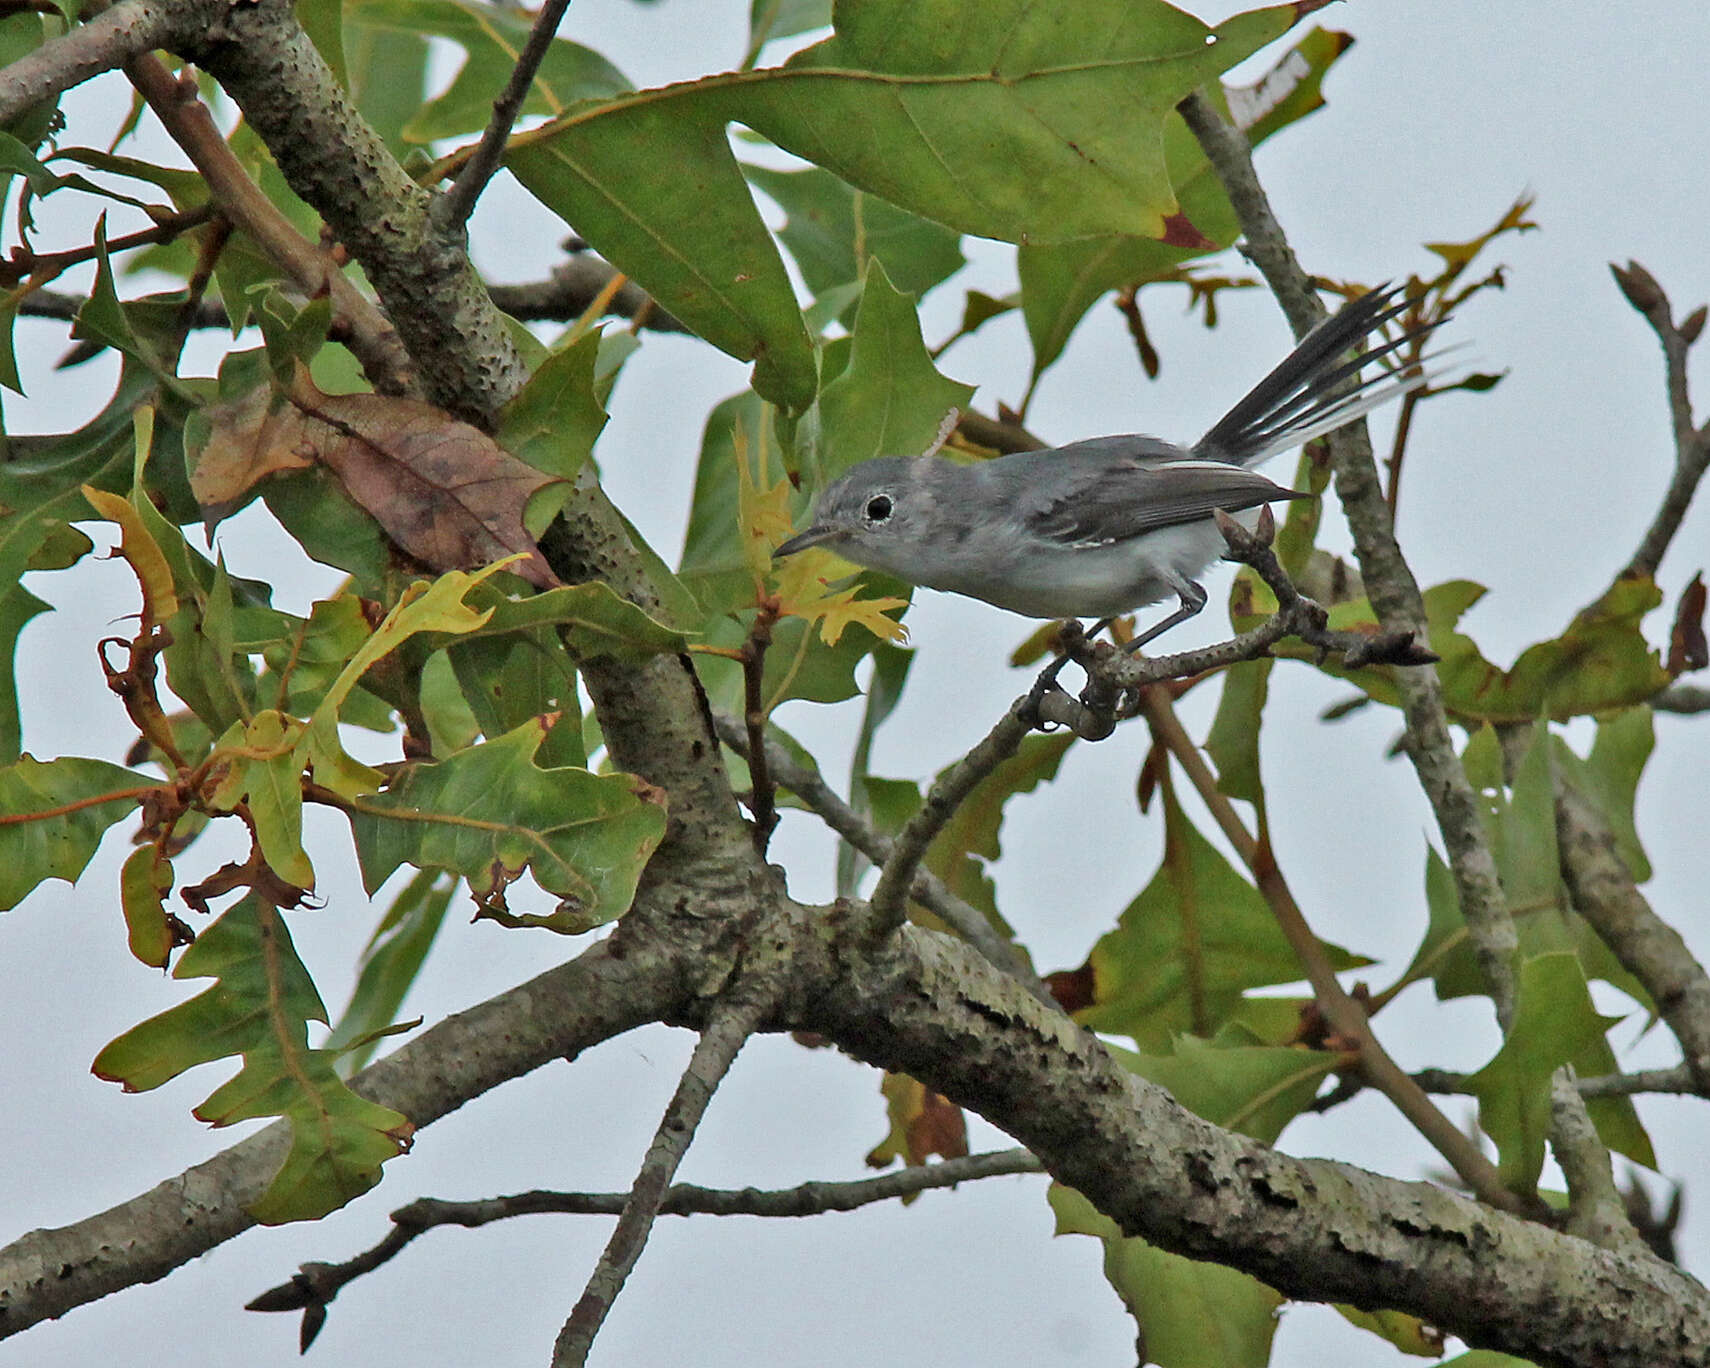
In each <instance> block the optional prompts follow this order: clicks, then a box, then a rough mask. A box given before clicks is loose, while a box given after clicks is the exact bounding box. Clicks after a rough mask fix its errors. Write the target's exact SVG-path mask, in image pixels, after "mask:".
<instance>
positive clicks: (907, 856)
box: [869, 695, 1033, 940]
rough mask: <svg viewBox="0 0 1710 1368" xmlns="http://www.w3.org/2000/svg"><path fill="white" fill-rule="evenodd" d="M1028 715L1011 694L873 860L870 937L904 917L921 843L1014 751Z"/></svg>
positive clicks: (1028, 726) (1028, 702) (1024, 700)
mask: <svg viewBox="0 0 1710 1368" xmlns="http://www.w3.org/2000/svg"><path fill="white" fill-rule="evenodd" d="M1032 718H1033V707H1032V699H1031V698H1030V697H1028V696H1025V695H1024V696H1023V697H1021V698H1018V699H1016V700H1015V702H1014V703H1012V704H1010V707H1009V711H1008V712H1006V713H1005V714H1004V715H1003V716H1002V717H1000V718H999V719H998V721H997V724H996V725H995V726H994V727H993V728H992V729H991V730H990V731H989V732H987V733H986V735H985V738H984V739H983V740H981V741H980V742H979V744H977V745H976V746H975V747H974V748H973V749H972V750H970V751H969V752H968V753H967V754H966V755H964V756H963V757H962V758H961V759H960V760H958V761H957V762H956V763H955V764H954V765H952V766H950V768H949V769H947V770H945V771H944V773H943V774H941V775H940V776H939V777H938V781H937V782H936V783H934V784H933V786H932V787H931V789H929V790H928V791H927V794H926V799H925V801H924V802H922V803H921V805H920V807H919V809H918V810H917V811H916V812H915V814H914V816H912V817H910V818H909V819H908V822H907V823H906V824H905V825H904V826H903V829H902V831H901V832H899V833H898V835H897V838H896V840H895V842H893V843H892V846H891V853H890V854H889V855H888V856H886V857H885V860H884V863H883V864H881V865H880V866H879V881H878V883H876V884H875V885H874V886H873V896H872V899H871V900H870V904H869V905H870V907H871V910H872V924H871V928H870V929H871V933H872V935H873V937H874V939H875V940H879V939H883V938H884V937H886V936H888V935H890V934H891V933H893V932H894V931H896V930H897V929H898V928H899V927H900V926H902V924H903V923H904V922H905V921H907V920H908V898H909V894H910V892H911V891H912V889H913V887H914V883H915V878H916V876H917V875H918V874H919V872H920V862H921V861H922V860H923V859H925V858H926V851H927V847H929V846H930V845H931V844H932V842H933V839H934V838H935V837H936V836H937V835H938V833H939V832H940V831H942V830H943V829H944V826H945V824H946V823H947V822H948V821H949V820H950V819H951V818H952V817H953V816H955V814H956V809H957V808H959V807H960V806H961V805H962V801H963V800H964V799H965V798H967V796H968V795H969V794H970V793H972V792H973V791H974V789H975V788H976V787H977V786H978V785H979V783H980V781H981V780H983V779H985V778H986V777H987V776H988V775H990V774H991V772H992V771H993V770H995V769H996V768H997V767H998V766H999V765H1001V764H1002V763H1003V762H1004V761H1005V760H1007V759H1009V757H1010V756H1012V755H1014V754H1015V752H1016V750H1017V749H1018V748H1019V747H1020V745H1021V743H1022V740H1023V739H1024V738H1025V737H1026V736H1027V734H1028V732H1030V731H1032V730H1033V721H1032Z"/></svg>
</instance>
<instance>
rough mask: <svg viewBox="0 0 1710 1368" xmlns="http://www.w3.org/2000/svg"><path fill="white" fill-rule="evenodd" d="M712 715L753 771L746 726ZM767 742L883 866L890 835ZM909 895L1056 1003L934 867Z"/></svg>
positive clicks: (826, 817) (813, 806)
mask: <svg viewBox="0 0 1710 1368" xmlns="http://www.w3.org/2000/svg"><path fill="white" fill-rule="evenodd" d="M712 720H713V729H714V730H715V731H716V732H717V733H718V738H719V740H720V741H722V742H724V744H725V745H727V746H729V747H730V748H731V749H732V750H733V751H735V752H736V753H737V754H738V755H740V756H741V757H742V758H743V759H744V760H749V768H750V770H751V771H752V768H753V762H752V760H751V759H750V755H749V736H748V731H747V729H746V728H745V727H744V726H743V725H742V723H741V722H739V721H738V720H737V719H736V718H734V717H732V716H730V715H729V714H728V713H724V712H720V711H719V710H718V709H716V708H715V709H713V711H712ZM765 748H766V767H767V769H768V770H770V771H771V774H772V778H773V779H774V780H776V781H777V782H778V783H779V784H780V785H782V786H783V787H784V788H786V789H788V790H789V791H790V792H791V793H793V794H795V795H796V797H797V798H799V799H801V801H802V802H803V803H805V804H806V805H807V807H808V808H809V809H810V810H811V811H812V812H813V813H814V814H815V815H816V816H817V817H818V818H819V819H820V820H821V821H823V822H824V823H825V824H826V825H827V826H828V827H830V828H831V829H832V830H833V831H835V832H836V833H837V834H838V835H839V836H841V837H842V838H843V839H844V840H846V841H848V842H849V844H850V845H852V846H854V847H855V849H856V850H858V851H860V852H861V853H862V854H863V855H865V856H866V857H867V858H868V859H869V860H871V861H872V862H873V863H874V864H875V865H879V866H882V865H883V864H884V863H885V861H886V860H888V859H890V857H891V852H892V851H893V850H894V849H895V843H894V842H893V841H892V840H891V838H890V837H889V836H886V835H885V834H884V833H883V832H881V831H879V830H878V829H877V828H876V827H874V826H873V824H872V823H871V822H869V821H868V820H867V819H866V818H865V817H863V816H862V815H861V814H860V813H859V812H857V811H856V810H855V809H854V808H852V807H851V806H850V805H849V804H848V803H846V802H845V801H844V800H843V798H842V796H841V795H839V794H838V793H837V792H836V790H834V789H833V788H832V787H831V785H830V784H828V783H826V782H825V780H824V779H822V778H821V777H820V776H819V774H818V773H817V772H815V771H814V770H811V769H809V768H807V766H805V765H802V764H798V763H797V761H796V759H795V757H794V756H792V755H791V754H790V753H789V751H787V750H786V749H785V748H784V747H783V745H782V744H780V743H779V742H778V741H777V740H776V739H775V738H774V737H771V736H767V737H766V738H765ZM909 896H910V897H911V898H913V899H914V900H915V901H916V902H917V903H919V904H920V905H921V906H922V907H924V908H926V909H927V910H928V911H929V912H931V913H932V914H933V915H934V916H936V917H938V918H939V919H940V920H941V921H943V922H944V923H945V925H947V926H948V927H949V928H950V929H951V930H952V931H954V932H955V933H956V934H957V935H958V936H960V937H961V938H962V939H963V940H965V941H967V942H968V944H970V945H972V946H973V947H974V949H976V950H978V951H979V952H980V954H981V955H983V956H984V957H985V958H986V959H987V960H988V961H990V962H991V964H992V965H993V966H995V967H996V968H998V969H1001V970H1002V971H1003V972H1004V973H1006V974H1010V975H1013V976H1014V977H1016V978H1018V979H1020V980H1021V981H1022V983H1023V984H1025V985H1026V986H1027V989H1028V991H1029V992H1031V993H1032V994H1033V996H1034V997H1036V998H1038V999H1039V1000H1040V1001H1041V1002H1043V1003H1045V1004H1046V1005H1047V1006H1051V1007H1055V1006H1056V1005H1057V1000H1056V999H1055V998H1054V997H1052V996H1051V990H1050V989H1049V988H1047V987H1046V986H1045V984H1044V982H1043V981H1042V980H1041V979H1040V978H1039V976H1038V975H1037V974H1036V973H1034V972H1033V968H1032V966H1031V965H1030V964H1028V962H1027V959H1026V957H1025V956H1024V955H1023V954H1022V953H1021V952H1020V951H1019V950H1018V949H1016V947H1015V946H1014V945H1012V944H1010V942H1009V941H1007V940H1005V939H1004V938H1003V937H1002V936H1000V935H999V934H998V933H997V930H996V928H994V927H993V926H992V924H991V922H990V920H989V919H988V918H987V917H986V916H985V914H984V913H982V912H981V911H980V910H979V909H978V908H976V907H972V906H970V905H969V904H968V903H966V902H964V901H963V900H962V899H961V898H958V897H957V896H956V895H955V894H954V893H952V892H951V891H950V889H949V888H948V887H947V886H946V885H945V883H944V881H943V880H942V879H940V878H939V877H938V876H937V875H936V874H934V873H933V872H932V871H931V870H930V869H921V870H919V871H918V872H917V873H916V874H915V876H914V884H913V886H912V887H911V888H910V889H909Z"/></svg>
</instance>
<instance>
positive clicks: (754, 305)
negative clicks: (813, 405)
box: [508, 0, 1295, 412]
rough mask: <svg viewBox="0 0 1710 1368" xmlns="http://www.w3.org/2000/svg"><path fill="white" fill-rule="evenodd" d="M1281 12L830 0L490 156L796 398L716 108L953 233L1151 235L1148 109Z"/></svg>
mask: <svg viewBox="0 0 1710 1368" xmlns="http://www.w3.org/2000/svg"><path fill="white" fill-rule="evenodd" d="M1294 14H1295V11H1294V10H1293V9H1292V8H1291V7H1279V8H1275V9H1269V10H1260V11H1255V12H1253V13H1250V14H1245V15H1238V16H1236V17H1235V18H1233V19H1231V20H1229V21H1228V22H1227V23H1226V24H1224V25H1222V26H1221V27H1220V28H1218V29H1217V30H1215V31H1213V30H1210V29H1208V28H1206V27H1205V26H1204V25H1203V24H1201V23H1200V22H1199V21H1198V20H1195V19H1192V18H1190V17H1189V16H1188V15H1186V14H1183V13H1181V12H1180V11H1179V10H1175V9H1173V8H1171V7H1170V6H1168V5H1166V4H1163V3H1161V0H1145V2H1144V3H1136V0H1087V2H1086V3H1082V4H1077V5H1076V6H1074V7H1073V8H1072V9H1069V10H1063V9H1061V8H1059V7H1054V6H1047V7H1039V6H1034V5H1028V4H1024V3H1022V0H1007V2H1006V3H994V4H989V5H981V6H978V7H975V8H973V9H969V8H968V7H967V6H965V5H963V4H961V3H960V2H959V0H930V2H928V3H922V2H921V0H908V2H907V3H903V0H883V2H880V3H867V4H861V5H846V6H845V7H844V8H842V9H840V10H838V11H837V20H838V24H839V29H838V32H837V34H836V36H834V37H832V38H829V39H827V40H825V41H824V42H822V43H817V44H815V45H814V46H812V47H810V48H808V49H806V50H805V51H802V52H798V53H797V54H796V55H795V56H794V57H792V58H791V59H790V61H789V62H788V63H786V64H785V65H784V66H782V67H778V68H773V69H769V70H764V71H754V72H738V73H732V74H730V75H725V76H712V77H708V78H706V79H704V80H701V81H694V82H687V83H684V84H681V85H676V86H670V87H666V88H665V89H663V90H658V91H642V92H638V93H636V94H634V95H629V96H622V97H619V98H617V99H613V100H607V101H591V102H588V103H585V104H583V105H580V106H578V107H576V108H574V109H572V110H570V111H569V112H568V113H567V114H566V115H565V116H564V117H563V118H562V119H560V120H558V121H557V122H555V123H554V124H551V125H549V126H548V127H547V128H545V129H543V130H541V131H539V132H537V133H531V134H524V135H522V136H521V137H519V138H518V139H516V140H514V141H513V144H512V149H511V152H510V154H509V157H508V164H509V165H510V166H511V168H512V169H513V171H515V172H516V174H517V176H518V178H519V179H520V180H522V182H523V183H524V184H525V185H526V186H527V187H528V188H529V189H530V190H531V191H532V192H533V193H534V194H536V195H537V196H539V197H540V198H541V199H542V200H543V201H544V202H545V203H547V204H548V205H549V206H550V207H551V208H553V209H554V210H555V211H556V212H558V213H559V214H561V215H562V216H563V217H564V218H565V219H566V221H568V222H570V223H573V224H575V225H576V227H577V229H578V231H580V232H581V233H582V234H583V235H584V236H585V237H586V238H587V239H588V240H589V241H590V242H592V243H593V244H594V246H595V247H596V248H598V249H599V251H600V253H601V254H602V255H603V256H605V257H606V258H607V260H609V261H611V262H612V263H613V264H614V265H615V266H617V267H618V268H619V269H620V270H622V271H624V272H625V273H627V274H629V275H631V276H633V277H634V278H635V279H636V280H638V281H639V282H640V283H641V284H642V285H643V286H645V287H646V288H647V289H648V290H649V291H650V292H651V293H652V294H653V295H654V296H655V297H656V298H658V299H659V300H660V302H661V303H663V304H664V305H665V306H666V307H667V308H669V309H670V310H671V312H672V313H674V314H675V315H676V316H677V317H678V318H681V319H682V320H683V321H684V322H685V323H687V324H688V325H689V326H690V327H691V328H693V329H694V330H695V331H696V332H697V333H699V334H700V335H701V336H702V337H704V338H706V339H707V340H708V341H709V342H712V343H713V344H714V345H715V346H717V347H719V348H721V349H722V350H724V351H727V352H729V353H730V354H731V355H733V356H737V357H741V358H745V359H747V358H753V359H755V360H756V361H757V367H756V371H755V378H754V385H755V388H756V389H757V390H759V391H760V393H761V394H762V395H764V396H765V397H767V398H768V399H771V400H773V401H774V402H776V403H778V404H779V405H780V406H781V407H783V408H786V409H789V410H791V411H792V412H799V411H800V410H801V409H803V408H805V407H806V405H807V403H808V402H809V401H810V400H811V398H812V390H813V377H812V375H811V361H812V353H811V349H810V348H809V347H808V344H807V336H806V332H805V330H804V329H803V328H802V326H801V319H800V314H799V311H798V310H797V309H796V306H795V300H794V295H793V293H792V292H791V290H790V288H789V284H788V279H787V277H786V276H785V274H784V271H783V267H782V262H781V261H780V260H779V258H778V254H777V249H776V247H775V245H774V244H773V242H772V240H771V238H770V236H769V235H768V234H767V232H766V229H765V225H764V223H763V222H762V220H761V218H760V215H759V213H758V211H757V210H756V209H755V207H754V203H753V200H752V199H751V197H750V196H749V194H748V190H747V186H746V185H745V184H744V183H743V182H742V179H741V173H740V171H739V170H738V169H737V166H736V163H735V160H734V158H733V157H732V156H731V152H730V146H729V141H728V139H727V138H726V136H725V132H724V127H723V125H724V124H725V122H726V121H731V120H734V121H736V122H739V123H744V124H747V125H748V126H749V127H751V128H753V129H756V130H757V131H759V132H761V133H763V134H765V136H766V137H768V138H770V139H771V140H772V141H773V142H775V143H777V144H778V145H779V146H780V147H783V148H785V149H786V150H787V151H790V152H794V153H795V154H796V155H798V156H800V157H803V158H805V159H806V160H808V161H810V162H814V163H816V164H817V165H820V166H822V167H824V168H825V169H826V170H829V171H831V172H833V173H835V174H836V175H838V176H840V177H842V179H844V180H845V181H847V182H848V183H849V184H851V185H853V186H856V187H857V188H859V189H861V190H864V191H868V192H870V193H873V194H876V195H879V196H881V197H883V198H884V199H886V200H888V201H890V202H891V203H893V204H895V205H897V206H898V207H900V208H902V209H905V210H909V211H911V212H913V213H916V214H919V215H922V216H924V217H927V218H931V219H935V220H937V221H938V222H940V223H944V224H946V225H948V226H950V227H951V228H954V229H956V230H958V231H961V232H970V233H976V234H979V235H981V236H985V237H995V238H1001V239H1004V240H1006V241H1012V242H1020V241H1029V240H1033V241H1066V240H1070V239H1074V238H1078V237H1085V236H1087V235H1088V234H1092V233H1100V232H1103V233H1113V232H1134V233H1145V234H1151V235H1157V236H1161V235H1163V234H1164V233H1165V232H1166V219H1167V218H1169V216H1170V215H1172V214H1173V213H1175V211H1176V209H1177V204H1176V200H1175V196H1174V194H1173V192H1172V190H1171V186H1170V179H1169V175H1168V172H1167V170H1166V168H1165V165H1164V158H1163V155H1162V151H1161V139H1160V136H1159V134H1160V129H1161V126H1162V124H1163V121H1164V119H1165V117H1166V116H1167V115H1168V114H1169V112H1170V111H1171V110H1172V109H1174V107H1175V106H1176V104H1177V103H1178V102H1179V101H1180V100H1181V99H1182V98H1183V97H1184V96H1186V95H1187V94H1188V93H1189V92H1191V91H1193V90H1194V89H1196V88H1197V87H1198V86H1200V85H1201V84H1203V83H1204V82H1205V81H1207V80H1209V79H1210V78H1212V77H1213V76H1215V75H1217V74H1218V73H1219V72H1221V71H1223V70H1225V69H1226V68H1228V67H1229V66H1231V65H1233V64H1234V63H1235V62H1238V61H1240V60H1241V59H1242V58H1244V57H1247V56H1248V55H1250V54H1251V53H1253V52H1254V51H1256V50H1257V49H1258V48H1260V47H1262V46H1263V45H1264V44H1265V43H1268V42H1270V41H1271V40H1272V39H1274V38H1276V37H1278V36H1279V35H1280V34H1282V33H1283V32H1285V31H1286V30H1287V28H1288V26H1289V25H1290V24H1291V23H1292V22H1293V19H1294ZM952 33H953V34H954V35H955V42H954V43H946V42H945V41H944V36H945V35H946V34H952ZM849 129H860V130H861V136H860V137H858V138H852V137H848V136H846V130H849ZM666 148H668V149H669V152H668V154H666V155H663V156H662V155H660V153H661V149H666ZM1089 165H1096V166H1097V168H1098V171H1099V174H1098V175H1096V176H1089V175H1088V174H1087V168H1088V166H1089ZM971 168H980V169H981V170H980V173H979V174H975V173H974V172H973V171H972V170H971Z"/></svg>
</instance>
